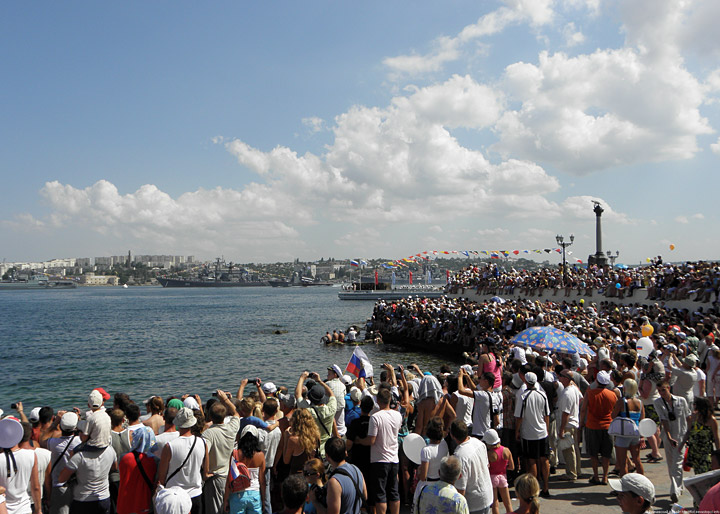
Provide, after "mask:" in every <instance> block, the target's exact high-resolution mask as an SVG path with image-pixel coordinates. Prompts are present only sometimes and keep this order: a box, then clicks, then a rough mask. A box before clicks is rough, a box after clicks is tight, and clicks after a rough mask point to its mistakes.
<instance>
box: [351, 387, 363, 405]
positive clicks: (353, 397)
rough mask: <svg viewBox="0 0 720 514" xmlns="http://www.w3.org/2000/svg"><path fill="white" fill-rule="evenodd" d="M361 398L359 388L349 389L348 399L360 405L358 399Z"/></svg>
mask: <svg viewBox="0 0 720 514" xmlns="http://www.w3.org/2000/svg"><path fill="white" fill-rule="evenodd" d="M361 398H362V391H361V390H360V388H359V387H351V388H350V399H351V400H352V401H353V402H354V403H360V399H361Z"/></svg>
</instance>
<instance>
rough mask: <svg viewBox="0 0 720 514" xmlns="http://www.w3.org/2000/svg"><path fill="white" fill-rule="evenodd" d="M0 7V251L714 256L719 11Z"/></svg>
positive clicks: (637, 258) (285, 5) (666, 0)
mask: <svg viewBox="0 0 720 514" xmlns="http://www.w3.org/2000/svg"><path fill="white" fill-rule="evenodd" d="M4 15H5V16H4V20H3V21H4V24H3V29H4V30H3V31H2V32H0V42H2V44H3V47H4V48H6V52H3V54H1V55H0V62H1V63H2V65H3V69H4V70H5V71H6V80H5V84H4V90H5V95H4V101H3V108H4V111H5V113H6V115H5V117H4V119H5V122H4V123H2V124H0V152H1V153H2V155H3V160H2V162H3V170H4V173H3V176H4V178H5V180H4V181H3V185H2V186H1V187H2V189H0V191H1V193H0V194H1V195H2V196H1V198H2V200H3V201H2V202H0V237H2V240H3V250H2V252H1V253H0V261H2V260H6V261H8V262H23V261H46V260H50V259H53V258H66V257H69V256H77V255H94V256H101V255H107V256H110V255H123V254H125V253H126V252H127V249H128V248H132V249H133V253H135V252H137V253H138V254H143V255H153V254H168V255H186V256H187V255H194V256H197V258H198V259H199V260H212V259H214V258H215V257H217V256H219V255H225V256H226V258H228V260H230V259H232V260H234V261H236V262H245V263H250V262H286V261H291V260H293V259H295V258H300V259H301V260H305V261H312V260H317V259H319V258H321V257H325V258H327V257H329V256H332V257H334V258H337V259H350V258H356V257H359V256H366V257H369V258H372V257H373V256H387V258H390V259H401V258H403V257H406V256H408V255H413V254H416V253H418V252H422V251H432V250H437V251H451V250H456V251H463V250H464V251H469V250H476V251H482V250H486V251H498V250H507V251H513V250H518V251H524V250H532V249H544V248H556V247H557V245H556V244H555V236H556V235H557V234H561V235H564V236H565V237H566V238H568V237H569V236H570V234H574V236H575V240H574V244H573V246H572V247H570V248H568V250H569V251H570V252H572V254H570V255H569V256H568V262H570V263H571V264H573V263H574V262H575V261H576V260H581V261H583V263H585V262H587V257H588V255H589V254H592V253H594V252H595V237H594V218H595V216H594V213H593V210H592V209H593V205H592V201H593V200H596V201H599V202H601V204H602V205H603V208H604V209H605V212H604V214H603V250H611V251H620V256H619V257H618V262H624V263H626V264H631V265H632V264H638V263H642V262H645V261H646V259H648V258H652V257H655V256H657V255H662V256H663V258H664V259H665V260H667V261H681V260H697V259H717V258H718V257H719V256H720V240H719V239H718V238H717V237H716V236H713V235H712V234H715V233H716V232H717V229H716V226H717V222H718V215H717V213H716V209H713V207H714V204H715V195H716V192H717V191H718V188H720V177H719V176H718V173H717V168H718V164H719V163H720V137H718V127H720V112H719V106H720V102H718V99H719V97H720V96H719V93H720V67H718V65H717V63H718V62H720V60H718V57H720V44H719V43H718V42H717V38H716V37H714V24H713V23H712V22H713V21H714V20H717V19H718V18H720V4H718V3H717V2H713V1H711V0H694V1H688V2H682V3H681V2H674V1H671V0H642V1H635V2H619V1H603V0H506V1H493V2H482V3H480V4H478V3H476V2H470V1H464V0H457V1H453V0H451V1H450V2H443V3H436V2H413V3H410V2H396V3H392V4H387V3H382V2H369V3H363V4H362V5H345V4H343V5H337V4H333V3H329V2H321V3H315V4H297V3H292V2H280V3H275V4H273V5H264V4H257V5H256V4H244V3H233V2H221V3H218V4H214V5H213V6H203V5H197V4H193V3H190V2H174V3H172V4H171V3H169V2H155V3H153V4H144V3H139V2H138V3H133V2H131V3H129V4H123V5H120V4H115V5H113V4H104V5H99V4H93V3H84V2H80V3H76V4H71V5H60V4H56V3H52V2H47V1H41V2H37V3H34V4H31V5H27V4H13V5H8V6H5V9H4ZM533 257H534V256H533V255H532V254H530V255H529V257H528V258H533ZM536 258H537V259H539V260H545V259H548V260H550V262H551V263H552V264H553V265H555V264H557V263H558V262H560V260H559V258H558V256H557V254H552V255H549V256H548V255H539V256H538V257H536Z"/></svg>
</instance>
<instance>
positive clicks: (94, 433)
mask: <svg viewBox="0 0 720 514" xmlns="http://www.w3.org/2000/svg"><path fill="white" fill-rule="evenodd" d="M88 407H90V410H91V411H92V412H91V413H90V414H88V416H87V423H86V424H85V429H84V430H83V436H82V439H83V441H84V442H86V443H87V446H89V447H92V448H105V447H106V446H108V445H109V444H110V439H111V436H110V432H111V426H112V424H111V423H110V416H109V415H108V413H107V412H105V408H104V407H103V397H102V394H100V392H99V391H98V390H97V389H95V390H93V391H92V392H91V393H90V395H89V396H88Z"/></svg>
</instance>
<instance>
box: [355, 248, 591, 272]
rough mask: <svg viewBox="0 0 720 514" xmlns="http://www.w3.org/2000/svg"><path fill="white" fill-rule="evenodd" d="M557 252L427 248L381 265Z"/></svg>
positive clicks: (386, 266)
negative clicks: (449, 257)
mask: <svg viewBox="0 0 720 514" xmlns="http://www.w3.org/2000/svg"><path fill="white" fill-rule="evenodd" d="M552 252H557V253H559V254H562V248H541V249H533V250H428V251H424V252H420V253H416V254H414V255H409V256H408V257H405V258H402V259H397V260H393V261H388V262H384V263H382V264H381V266H382V267H383V268H385V269H397V268H404V267H407V266H408V264H417V263H420V262H422V261H432V260H435V259H437V258H439V257H444V256H445V255H448V256H461V255H464V256H465V257H467V258H470V257H481V256H486V257H490V258H491V259H503V258H504V259H507V258H510V257H512V256H519V255H520V254H532V253H535V254H544V253H552ZM566 254H567V255H572V252H571V251H567V252H566ZM574 262H576V263H579V264H582V262H583V261H582V260H581V259H575V260H574ZM350 265H351V266H354V267H359V266H366V265H367V261H364V260H360V261H357V260H352V261H350Z"/></svg>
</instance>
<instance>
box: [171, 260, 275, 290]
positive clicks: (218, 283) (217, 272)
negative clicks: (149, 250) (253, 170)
mask: <svg viewBox="0 0 720 514" xmlns="http://www.w3.org/2000/svg"><path fill="white" fill-rule="evenodd" d="M157 281H158V282H159V283H160V285H161V286H163V287H261V286H269V285H270V284H269V283H268V282H267V281H265V280H253V279H252V278H251V277H250V272H249V271H248V270H246V269H245V268H238V267H237V266H235V264H234V263H233V262H229V263H227V264H226V263H225V261H223V260H221V259H220V258H219V257H218V258H217V259H216V260H215V269H212V270H211V269H208V268H207V267H203V269H202V270H201V271H200V273H199V274H198V275H197V276H196V277H195V278H178V277H158V279H157Z"/></svg>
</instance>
